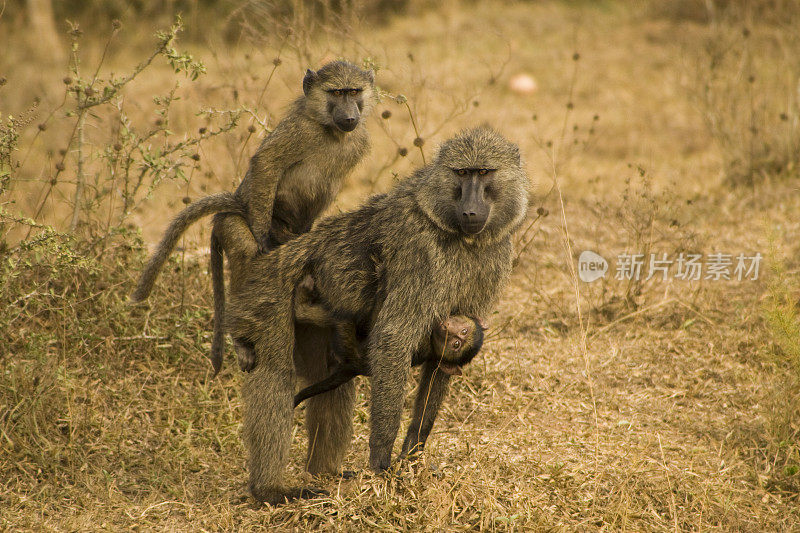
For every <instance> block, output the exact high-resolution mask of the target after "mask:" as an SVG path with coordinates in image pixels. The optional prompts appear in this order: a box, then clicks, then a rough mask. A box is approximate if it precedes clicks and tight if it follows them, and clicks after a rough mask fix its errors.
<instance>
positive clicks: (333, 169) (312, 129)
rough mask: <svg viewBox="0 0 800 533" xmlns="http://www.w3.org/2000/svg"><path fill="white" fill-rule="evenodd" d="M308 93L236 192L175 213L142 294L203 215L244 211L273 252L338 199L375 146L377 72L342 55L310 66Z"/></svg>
mask: <svg viewBox="0 0 800 533" xmlns="http://www.w3.org/2000/svg"><path fill="white" fill-rule="evenodd" d="M303 93H304V94H303V96H301V97H299V98H298V99H297V100H295V102H294V103H293V104H292V106H291V109H290V110H289V112H288V113H287V115H286V116H285V117H284V118H283V119H282V120H281V121H280V122H279V123H278V124H277V126H275V129H274V130H273V131H272V132H271V133H269V135H267V136H266V137H265V138H264V140H263V141H262V142H261V145H260V146H259V147H258V150H257V151H256V153H255V155H254V156H253V157H252V158H251V160H250V166H249V168H248V170H247V173H246V174H245V177H244V179H243V180H242V182H241V183H240V185H239V187H238V188H237V189H236V191H235V192H234V193H219V194H215V195H212V196H207V197H205V198H201V199H199V200H197V201H195V202H193V203H192V204H190V205H189V206H188V207H186V208H185V209H184V210H183V211H181V213H179V214H178V215H177V216H176V217H175V219H174V220H173V221H172V223H171V224H170V225H169V227H168V228H167V230H166V232H165V233H164V236H163V238H162V240H161V242H160V243H159V245H158V248H157V249H156V251H155V252H154V253H153V255H152V256H151V258H150V260H149V261H148V263H147V265H146V266H145V268H144V270H143V272H142V275H141V277H140V279H139V283H138V285H137V288H136V290H135V292H134V293H133V295H132V296H131V299H132V300H133V301H134V302H138V301H142V300H144V299H145V298H147V296H148V295H149V294H150V292H151V291H152V288H153V284H154V283H155V280H156V277H157V276H158V273H159V271H160V270H161V268H162V267H163V265H164V263H165V262H166V260H167V258H168V257H169V254H170V253H171V252H172V250H173V249H174V248H175V245H176V244H177V242H178V239H179V238H180V236H181V235H182V234H183V233H184V232H185V231H186V229H188V227H189V226H190V225H192V224H193V223H194V222H196V221H197V220H198V219H200V218H201V217H203V216H206V215H209V214H212V213H224V214H221V215H218V216H217V217H216V218H215V221H214V228H216V226H217V225H218V224H220V220H222V219H223V218H224V217H226V216H234V217H244V219H245V220H246V221H247V226H248V231H250V232H252V235H253V237H254V238H255V242H256V243H257V245H258V251H261V252H265V251H267V250H268V249H270V248H272V247H274V246H277V245H280V244H283V243H285V242H286V241H288V240H290V239H292V238H293V237H295V236H297V235H299V234H301V233H304V232H306V231H308V230H309V229H310V228H311V225H312V223H313V222H314V220H316V219H317V218H318V217H319V216H320V214H322V212H323V211H324V210H325V209H327V208H328V206H330V204H331V202H332V201H333V199H334V197H335V196H336V194H337V193H338V192H339V189H340V188H341V185H342V182H343V180H344V179H345V177H346V176H347V175H348V174H349V173H350V171H351V170H352V169H353V168H354V167H355V166H356V164H357V163H358V162H359V161H361V159H363V157H364V156H365V155H366V154H367V153H368V152H369V149H370V141H369V135H368V133H367V129H366V125H365V122H364V120H363V119H364V118H365V117H366V116H367V115H368V114H369V112H370V110H371V108H372V106H373V103H374V102H373V101H374V74H373V72H372V71H371V70H362V69H361V68H359V67H357V66H356V65H353V64H352V63H348V62H346V61H334V62H331V63H328V64H326V65H325V66H323V67H322V68H320V69H319V70H318V71H316V72H314V71H311V70H309V71H307V72H306V75H305V77H304V79H303ZM217 233H218V231H216V230H212V234H211V263H210V270H211V277H212V284H213V290H214V339H213V342H212V350H211V361H212V364H213V366H214V373H215V374H216V373H217V372H218V371H219V369H220V367H221V365H222V356H223V351H224V336H223V328H222V320H223V315H224V310H225V286H224V278H223V252H224V250H223V248H222V247H221V245H220V242H219V238H218V236H217ZM243 246H247V245H243ZM229 259H230V258H229ZM232 282H235V280H233V279H232Z"/></svg>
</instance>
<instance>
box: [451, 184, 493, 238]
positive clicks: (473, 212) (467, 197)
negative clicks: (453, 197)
mask: <svg viewBox="0 0 800 533" xmlns="http://www.w3.org/2000/svg"><path fill="white" fill-rule="evenodd" d="M485 188H486V186H485V185H484V184H483V183H481V181H480V180H479V179H478V178H477V176H474V175H473V176H472V179H470V180H467V181H464V182H463V183H462V184H461V201H460V202H459V206H458V208H459V216H458V222H459V224H460V225H461V231H463V232H464V233H466V234H468V235H476V234H478V233H480V232H481V231H483V228H484V227H485V226H486V219H487V218H489V205H488V204H487V203H486V199H485V197H484V190H485Z"/></svg>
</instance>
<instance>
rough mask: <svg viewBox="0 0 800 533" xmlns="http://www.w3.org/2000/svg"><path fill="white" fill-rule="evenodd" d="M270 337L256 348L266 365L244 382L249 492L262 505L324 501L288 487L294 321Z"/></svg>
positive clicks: (315, 493)
mask: <svg viewBox="0 0 800 533" xmlns="http://www.w3.org/2000/svg"><path fill="white" fill-rule="evenodd" d="M287 304H289V305H290V303H289V302H287ZM283 313H286V314H285V315H284V316H291V315H290V314H289V310H288V309H286V310H282V312H279V313H278V314H279V315H280V314H283ZM270 333H271V335H269V336H265V337H264V338H265V340H262V341H259V342H257V343H256V344H255V345H254V350H255V352H256V354H257V356H258V359H259V361H260V362H261V364H259V365H257V366H256V368H255V369H254V371H253V372H251V373H249V374H246V375H245V376H244V378H243V387H242V399H243V401H244V405H245V410H244V425H243V430H242V433H243V437H244V441H245V445H246V446H247V451H248V467H249V470H250V481H249V487H250V492H251V494H252V495H253V497H254V498H255V499H257V500H259V501H263V502H267V503H271V504H277V503H283V502H284V501H287V500H292V499H295V498H311V497H315V496H319V495H322V494H325V491H322V490H319V489H315V488H313V487H306V488H286V486H285V485H284V484H283V477H284V474H285V472H284V471H285V469H286V464H287V462H288V460H289V446H290V444H291V437H292V422H293V417H294V400H293V396H294V385H295V367H294V361H293V359H292V350H293V345H294V342H293V337H294V328H293V327H292V323H291V321H289V322H288V324H286V325H285V326H283V327H282V328H281V327H277V328H275V329H274V330H273V331H271V332H270Z"/></svg>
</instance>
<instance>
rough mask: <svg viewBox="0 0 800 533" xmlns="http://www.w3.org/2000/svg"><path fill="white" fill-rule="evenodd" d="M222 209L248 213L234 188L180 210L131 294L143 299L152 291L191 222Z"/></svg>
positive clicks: (136, 299) (133, 296) (133, 298)
mask: <svg viewBox="0 0 800 533" xmlns="http://www.w3.org/2000/svg"><path fill="white" fill-rule="evenodd" d="M222 211H230V212H232V213H239V214H242V215H245V210H244V207H243V206H242V204H241V202H239V200H237V199H236V197H235V196H234V195H233V193H230V192H222V193H219V194H212V195H211V196H206V197H205V198H200V199H199V200H196V201H194V202H192V203H191V204H189V205H188V206H187V207H186V209H184V210H183V211H181V212H180V213H178V216H176V217H175V218H174V219H173V220H172V222H171V223H170V225H169V227H168V228H167V231H165V232H164V237H162V238H161V242H160V243H158V248H156V251H155V252H154V253H153V255H152V256H151V257H150V260H149V261H148V262H147V265H146V266H145V267H144V271H143V272H142V275H141V277H140V278H139V283H138V285H137V286H136V290H135V291H134V293H133V294H132V295H131V300H133V301H134V302H140V301H142V300H144V299H145V298H147V297H148V296H149V295H150V291H152V290H153V284H154V283H155V281H156V278H157V277H158V273H159V271H160V270H161V267H163V266H164V263H165V262H166V261H167V258H168V257H169V254H170V253H171V252H172V250H173V249H174V248H175V245H176V244H177V242H178V239H180V237H181V235H183V233H184V232H185V231H186V230H187V229H188V227H189V226H191V225H192V224H193V223H194V222H196V221H197V220H198V219H200V218H202V217H204V216H206V215H210V214H212V213H219V212H222Z"/></svg>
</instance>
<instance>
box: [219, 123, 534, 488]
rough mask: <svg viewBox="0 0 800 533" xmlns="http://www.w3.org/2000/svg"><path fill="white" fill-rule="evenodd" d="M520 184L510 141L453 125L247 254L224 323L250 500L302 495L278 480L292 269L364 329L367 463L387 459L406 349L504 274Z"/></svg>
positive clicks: (415, 447) (423, 389)
mask: <svg viewBox="0 0 800 533" xmlns="http://www.w3.org/2000/svg"><path fill="white" fill-rule="evenodd" d="M527 188H528V180H527V177H526V175H525V172H524V170H523V168H522V163H521V160H520V154H519V149H518V147H517V146H516V145H515V144H513V143H511V142H509V141H508V140H506V139H505V138H504V137H502V136H501V135H500V134H498V133H496V132H495V131H493V130H491V129H489V128H486V127H480V128H475V129H471V130H466V131H463V132H461V133H459V134H458V135H456V136H455V137H453V138H451V139H449V140H448V141H446V142H445V143H444V144H443V145H442V146H441V148H440V149H439V152H438V154H437V156H436V158H435V159H434V161H433V162H432V163H431V164H430V165H428V166H426V167H423V168H421V169H419V170H418V171H417V172H415V173H414V174H413V175H412V176H411V177H409V178H408V179H406V180H403V181H401V182H400V183H398V184H397V185H395V187H394V188H393V189H392V190H391V191H390V192H389V193H387V194H383V195H378V196H375V197H373V198H371V199H370V200H368V201H367V203H366V204H364V205H363V206H362V207H361V208H359V209H357V210H355V211H352V212H349V213H344V214H340V215H335V216H332V217H329V218H327V219H324V220H322V221H321V222H319V223H318V224H317V225H316V226H315V227H314V228H313V229H312V230H311V231H309V232H308V233H305V234H303V235H301V236H299V237H297V238H296V239H294V240H291V241H289V242H288V243H287V244H285V245H283V246H281V247H279V248H277V249H275V250H272V251H270V252H269V253H267V254H265V255H260V256H258V257H256V258H255V259H254V260H253V261H251V262H250V263H249V264H248V265H247V269H246V270H247V272H246V277H245V278H244V280H243V283H242V284H241V285H240V287H239V290H234V291H232V292H231V305H230V310H229V311H230V312H229V313H228V314H227V316H226V321H227V325H228V330H229V331H230V333H231V335H232V336H233V338H234V339H235V341H236V342H237V343H239V345H241V346H243V347H245V348H247V349H250V350H252V351H253V352H254V353H255V354H256V365H255V368H254V370H253V371H252V372H251V373H249V374H246V375H245V376H244V381H243V389H242V397H243V400H244V404H245V413H244V428H243V433H244V439H245V444H246V446H247V449H248V453H249V463H248V464H249V471H250V482H249V485H250V490H251V492H252V494H253V496H254V497H255V498H256V499H258V500H262V501H269V502H279V501H282V500H283V499H284V498H293V497H299V496H303V495H304V493H303V492H302V491H300V490H287V489H286V488H285V485H284V483H283V470H284V466H285V464H286V461H287V459H288V458H287V454H288V450H289V443H290V442H289V441H290V437H291V425H292V415H293V404H294V401H293V394H294V384H295V364H294V362H293V353H294V351H295V350H294V338H295V324H294V316H293V296H292V295H293V292H294V290H295V287H296V286H297V284H298V283H299V281H300V280H301V279H302V278H303V277H304V276H305V275H308V274H310V275H311V277H312V278H313V280H314V290H315V292H316V293H317V294H318V295H319V298H320V300H321V301H322V302H323V304H324V306H325V308H326V309H327V310H329V311H330V312H331V313H333V314H334V315H335V316H337V317H338V318H340V319H347V320H351V321H352V322H353V323H354V324H356V325H357V326H362V327H363V326H364V325H366V327H365V328H363V329H364V330H365V331H369V334H368V338H367V360H368V362H369V366H370V371H371V374H372V376H371V380H370V381H371V388H372V400H371V419H370V439H369V444H370V458H369V464H370V466H371V468H372V469H373V470H374V471H383V470H386V469H387V468H389V466H390V460H391V452H392V446H393V444H394V442H395V439H396V438H397V431H398V429H399V426H400V418H401V414H402V408H403V399H404V396H405V393H404V387H405V383H406V380H407V377H408V374H409V371H410V368H411V361H412V356H413V354H414V352H416V351H417V350H418V349H419V347H420V346H421V345H422V343H423V342H424V341H425V340H426V338H427V337H428V336H429V335H430V334H431V331H432V329H433V326H434V324H436V323H437V322H438V321H441V320H443V319H444V318H446V317H448V316H450V315H458V314H460V315H466V316H473V317H479V316H486V315H487V313H488V312H489V310H490V309H491V307H492V306H493V304H494V303H495V301H496V300H497V298H498V297H499V295H500V291H501V289H502V288H503V286H504V285H505V284H506V282H507V280H508V277H509V275H510V272H511V260H512V252H513V244H512V233H513V232H514V230H516V229H517V228H518V227H519V225H520V224H521V222H522V220H523V219H524V217H525V213H526V209H527ZM376 265H380V269H378V268H377V266H376ZM373 314H374V317H373ZM318 359H319V358H318ZM437 369H438V365H437V364H435V363H433V362H430V361H428V362H426V363H425V364H424V366H423V372H422V378H421V381H420V386H419V389H418V392H417V400H416V404H415V409H414V417H413V421H412V423H411V426H410V427H409V431H408V433H407V435H406V438H405V441H404V443H403V450H402V454H403V455H405V454H408V453H409V452H414V451H420V450H421V449H422V447H423V446H424V442H425V440H426V438H427V436H428V434H429V432H430V430H431V428H432V426H433V422H434V419H435V417H436V414H437V412H438V410H439V406H440V404H441V402H442V399H443V398H444V395H445V392H446V389H447V384H448V381H449V377H450V376H449V375H448V374H446V373H444V372H441V371H438V370H437ZM348 385H351V384H348ZM341 389H342V387H339V388H338V389H336V390H334V391H331V392H337V391H339V390H341ZM328 394H331V393H328ZM316 398H318V397H315V398H312V399H311V401H314V400H315V399H316ZM340 408H341V406H340V405H332V406H330V407H328V417H330V418H333V417H340V418H341V417H342V414H341V413H340V412H337V409H340ZM350 408H351V407H350ZM348 415H350V413H348ZM322 438H323V439H324V440H322V441H321V440H320V436H319V435H318V436H317V438H316V439H314V440H313V442H312V443H310V444H309V447H312V446H315V447H316V446H320V445H322V446H323V448H325V447H327V446H331V442H332V441H333V440H334V439H336V438H337V436H336V435H323V436H322ZM333 447H334V448H337V446H336V445H335V444H334V445H333ZM337 449H338V448H337ZM337 460H338V458H337ZM305 494H312V493H311V492H308V493H305Z"/></svg>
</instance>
